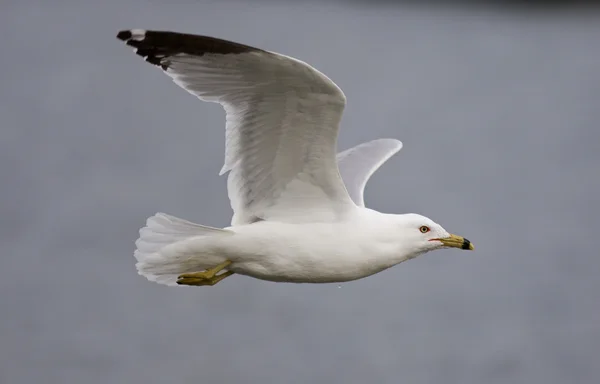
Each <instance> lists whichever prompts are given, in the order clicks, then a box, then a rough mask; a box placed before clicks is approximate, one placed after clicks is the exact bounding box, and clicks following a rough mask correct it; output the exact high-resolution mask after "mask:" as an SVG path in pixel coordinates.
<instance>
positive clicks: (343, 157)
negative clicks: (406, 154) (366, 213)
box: [337, 139, 402, 207]
mask: <svg viewBox="0 0 600 384" xmlns="http://www.w3.org/2000/svg"><path fill="white" fill-rule="evenodd" d="M400 149H402V142H401V141H399V140H396V139H378V140H373V141H369V142H366V143H362V144H359V145H357V146H356V147H352V148H350V149H346V150H345V151H343V152H340V153H338V155H337V162H338V167H339V170H340V174H341V175H342V179H343V180H344V183H345V184H346V189H347V190H348V193H349V194H350V197H352V200H353V201H354V203H355V204H356V205H358V206H359V207H364V206H365V201H364V197H363V194H364V191H365V185H367V181H369V178H370V177H371V175H372V174H373V173H375V171H376V170H377V169H378V168H379V167H381V165H382V164H383V163H385V162H386V161H387V160H388V159H389V158H390V157H392V156H393V155H394V154H395V153H397V152H398V151H399V150H400Z"/></svg>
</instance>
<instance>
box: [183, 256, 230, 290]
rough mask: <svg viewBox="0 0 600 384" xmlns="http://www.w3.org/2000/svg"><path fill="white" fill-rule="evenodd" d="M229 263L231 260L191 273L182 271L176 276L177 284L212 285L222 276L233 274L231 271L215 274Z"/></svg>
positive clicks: (221, 278) (222, 277)
mask: <svg viewBox="0 0 600 384" xmlns="http://www.w3.org/2000/svg"><path fill="white" fill-rule="evenodd" d="M230 264H231V261H229V260H227V261H225V262H223V263H221V264H219V265H217V266H216V267H214V268H210V269H207V270H205V271H202V272H192V273H184V274H182V275H179V276H178V278H177V284H179V285H200V286H202V285H209V286H213V285H215V284H217V283H218V282H219V281H221V280H223V279H224V278H226V277H228V276H231V275H233V272H231V271H226V272H224V273H221V274H220V275H217V273H219V272H221V271H222V270H223V269H225V268H226V267H227V266H228V265H230Z"/></svg>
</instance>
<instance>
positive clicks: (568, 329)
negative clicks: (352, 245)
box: [0, 1, 600, 384]
mask: <svg viewBox="0 0 600 384" xmlns="http://www.w3.org/2000/svg"><path fill="white" fill-rule="evenodd" d="M0 7H1V8H0V10H1V12H0V36H1V38H0V44H1V54H0V55H1V56H0V57H1V58H2V59H1V63H2V64H1V65H2V69H3V70H2V71H1V72H0V84H1V87H0V116H1V134H2V136H1V142H0V156H1V158H0V159H1V161H0V176H1V180H2V183H1V186H0V188H1V189H0V191H1V198H0V217H1V221H0V223H1V231H0V238H1V247H2V249H1V252H2V253H1V258H0V289H1V296H0V311H1V313H0V383H2V384H4V383H7V384H9V383H10V384H12V383H48V384H53V383H91V384H94V383H153V382H172V383H176V382H181V383H184V382H185V383H192V382H194V383H270V382H282V383H308V382H314V383H337V382H339V383H367V382H368V383H371V382H373V383H460V384H470V383H473V384H475V383H477V384H480V383H490V384H492V383H528V384H533V383H544V384H546V383H557V384H558V383H561V384H563V383H597V382H598V381H599V380H600V364H599V363H600V300H599V299H600V279H599V278H598V275H599V272H600V262H599V255H598V249H597V242H598V235H599V231H600V224H599V221H598V219H597V217H598V215H599V214H600V204H599V201H598V200H599V196H600V181H599V179H600V177H599V174H600V171H599V169H598V168H599V166H600V151H599V149H600V133H599V132H600V131H599V129H598V121H600V108H599V103H600V80H599V79H600V77H599V74H600V70H599V68H600V50H599V49H598V47H599V46H598V42H599V41H600V22H599V20H598V19H599V18H598V17H597V13H595V12H592V11H588V12H577V11H573V10H563V11H548V10H539V9H538V10H535V9H534V10H532V9H528V10H515V9H498V8H487V7H479V8H469V7H463V8H457V7H434V6H406V5H398V4H394V3H392V2H369V3H362V2H359V1H348V2H335V1H329V2H326V3H306V4H304V5H302V2H297V3H294V2H289V3H288V2H276V1H267V2H254V3H250V2H246V3H243V2H232V1H214V2H206V3H198V2H191V1H186V2H184V1H180V2H175V3H173V4H172V5H170V6H167V5H166V2H165V3H164V4H163V3H161V2H158V1H149V2H134V1H120V2H116V1H114V2H105V3H102V2H100V1H98V2H93V3H92V2H87V3H85V2H79V3H76V2H73V3H72V4H70V3H66V2H63V3H61V2H58V1H57V2H49V1H47V2H41V1H40V2H39V3H34V2H17V1H3V2H2V4H1V5H0ZM124 28H147V29H151V28H158V29H171V30H177V31H183V32H191V33H201V34H208V35H214V36H219V37H223V38H228V39H233V40H236V41H240V42H244V43H247V44H252V45H256V46H259V47H262V48H266V49H270V50H274V51H279V52H281V53H285V54H289V55H292V56H295V57H298V58H300V59H302V60H304V61H307V62H309V63H311V64H312V65H314V66H316V67H317V68H318V69H320V70H322V71H323V72H325V73H326V74H327V75H328V76H330V77H331V78H332V79H334V81H336V82H337V83H338V84H339V86H340V87H342V89H343V90H344V91H345V93H346V96H347V97H348V106H347V109H346V111H347V112H346V114H345V116H344V120H343V129H342V133H341V137H340V140H339V145H340V149H344V148H347V147H349V146H352V145H355V144H358V143H360V142H362V141H366V140H370V139H374V138H378V137H396V138H399V139H401V140H402V141H403V142H404V144H405V147H404V149H403V150H402V151H401V152H400V153H399V154H398V155H397V156H396V157H394V158H393V159H391V160H390V162H389V163H388V164H386V165H385V166H384V167H383V168H381V170H380V171H379V172H378V173H377V174H376V175H375V176H374V177H373V179H372V180H371V182H370V184H369V185H368V188H367V192H366V200H367V204H368V205H369V206H370V207H372V208H375V209H379V210H382V211H387V212H398V213H403V212H417V213H421V214H425V215H427V216H430V217H431V218H433V219H434V220H436V221H438V222H439V223H441V224H442V225H444V226H445V227H446V228H447V229H449V230H450V231H452V232H456V233H459V234H463V235H465V236H467V237H468V238H470V239H471V240H472V241H473V242H474V244H475V246H476V252H472V253H467V252H460V251H451V250H445V251H438V252H435V253H430V254H427V255H425V256H423V257H421V258H419V259H416V260H413V261H410V262H407V263H405V264H402V265H400V266H398V267H396V268H392V269H390V270H388V271H385V272H383V273H381V274H379V275H376V276H374V277H370V278H367V279H364V280H361V281H357V282H352V283H346V284H343V285H341V286H338V285H336V284H332V285H320V286H316V285H314V286H310V285H287V284H275V283H268V282H262V281H258V280H253V279H250V278H246V277H241V276H237V277H234V278H230V279H228V280H226V281H224V282H223V283H221V284H219V285H217V286H215V287H212V288H188V289H185V288H168V287H164V286H159V285H155V284H152V283H149V282H147V281H146V280H145V279H143V278H142V277H139V276H138V275H137V274H136V271H135V268H134V259H133V257H132V252H133V249H134V244H133V243H134V241H135V239H136V238H137V231H138V229H139V227H141V226H142V225H143V223H144V221H145V219H146V217H148V216H150V215H152V214H153V213H155V212H156V211H164V212H167V213H170V214H174V215H177V216H181V217H184V218H187V219H190V220H193V221H196V222H200V223H203V224H208V225H214V226H225V225H227V224H228V223H229V220H230V215H231V211H230V208H229V202H228V200H227V196H226V193H225V178H220V177H218V175H217V172H218V170H219V169H220V167H221V164H222V161H223V147H224V128H223V125H224V120H223V118H224V113H223V111H222V110H221V109H220V107H219V106H217V105H214V104H204V103H200V102H198V101H197V100H196V99H195V98H193V97H192V96H190V95H188V94H187V93H186V92H184V91H182V90H181V89H179V88H178V87H177V86H176V85H174V84H172V83H171V81H170V80H169V78H168V77H166V76H164V75H163V74H161V72H160V71H158V70H156V69H154V68H152V67H151V66H150V65H147V64H145V63H144V62H143V61H142V60H140V59H139V58H138V57H136V56H135V55H134V54H133V53H132V51H131V50H130V49H129V48H127V47H125V46H124V45H122V44H121V43H120V42H119V41H118V40H117V39H116V38H115V35H116V32H117V31H118V30H120V29H124Z"/></svg>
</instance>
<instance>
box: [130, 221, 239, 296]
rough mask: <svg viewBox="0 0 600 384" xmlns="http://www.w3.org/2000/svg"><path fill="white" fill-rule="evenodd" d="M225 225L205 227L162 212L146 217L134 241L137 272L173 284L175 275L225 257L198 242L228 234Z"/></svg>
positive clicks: (208, 264)
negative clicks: (223, 226)
mask: <svg viewBox="0 0 600 384" xmlns="http://www.w3.org/2000/svg"><path fill="white" fill-rule="evenodd" d="M232 234H233V232H231V231H229V230H226V229H219V228H213V227H206V226H204V225H199V224H194V223H192V222H189V221H187V220H183V219H179V218H177V217H174V216H170V215H167V214H164V213H157V214H156V215H154V216H152V217H149V218H148V220H147V221H146V226H145V227H144V228H142V229H140V238H139V239H137V241H136V242H135V245H136V247H137V249H136V250H135V252H134V254H133V255H134V256H135V258H136V259H137V263H136V268H137V270H138V273H139V274H140V275H142V276H144V277H145V278H147V279H148V280H150V281H154V282H156V283H159V284H165V285H177V276H179V275H180V274H182V273H189V272H197V271H201V270H203V269H207V268H211V267H214V266H215V265H217V264H219V263H222V262H223V261H225V259H224V258H223V257H220V256H218V255H215V254H211V253H210V252H206V253H203V252H202V244H203V243H206V241H203V240H208V238H210V237H213V236H223V235H225V236H227V235H232Z"/></svg>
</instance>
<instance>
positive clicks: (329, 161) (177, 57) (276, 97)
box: [117, 29, 355, 225]
mask: <svg viewBox="0 0 600 384" xmlns="http://www.w3.org/2000/svg"><path fill="white" fill-rule="evenodd" d="M117 37H118V38H119V39H121V40H124V41H125V42H126V43H127V45H130V46H132V47H133V48H135V51H136V53H137V54H138V55H140V56H142V57H144V58H145V60H146V61H147V62H149V63H151V64H154V65H156V66H158V67H160V68H161V69H162V70H163V71H165V73H166V74H167V75H169V76H170V77H172V78H173V80H174V81H175V83H176V84H177V85H179V86H181V87H182V88H184V89H185V90H187V91H188V92H190V93H192V94H193V95H195V96H197V97H198V98H200V99H201V100H204V101H209V102H217V103H220V104H221V105H222V106H223V107H224V108H225V112H226V151H225V164H224V165H223V168H222V170H221V174H223V173H226V172H229V175H228V181H227V189H228V194H229V199H230V202H231V207H232V208H233V211H234V216H233V219H232V225H238V224H242V223H249V222H253V221H257V220H279V221H288V222H289V221H292V222H304V221H334V220H337V219H339V218H340V217H341V216H343V215H345V214H347V213H348V212H349V210H351V209H353V208H355V205H354V204H353V203H352V200H351V198H350V196H349V195H348V192H347V191H346V189H345V187H344V184H343V181H342V179H341V177H340V174H339V171H338V167H337V161H336V150H335V147H336V141H337V135H338V130H339V124H340V119H341V116H342V112H343V110H344V106H345V104H346V98H345V96H344V94H343V92H342V91H341V90H340V89H339V88H338V87H337V86H336V85H335V84H334V83H333V82H332V81H331V80H329V79H328V78H327V77H326V76H325V75H323V74H322V73H320V72H318V71H317V70H316V69H314V68H312V67H311V66H309V65H308V64H306V63H303V62H301V61H298V60H296V59H293V58H291V57H287V56H284V55H280V54H277V53H274V52H268V51H264V50H261V49H258V48H253V47H250V46H247V45H243V44H238V43H234V42H230V41H225V40H221V39H216V38H212V37H206V36H196V35H189V34H182V33H175V32H160V31H146V30H140V29H132V30H126V31H121V32H119V34H118V35H117Z"/></svg>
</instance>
